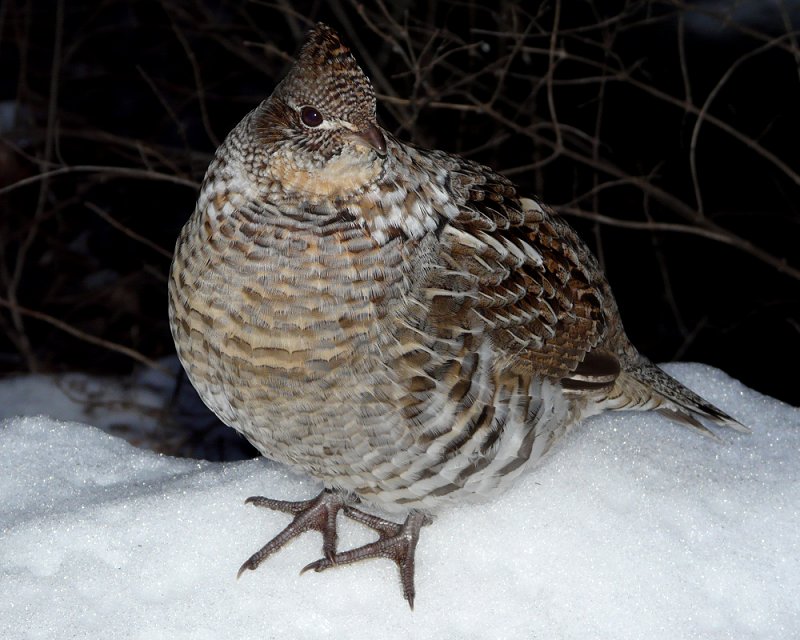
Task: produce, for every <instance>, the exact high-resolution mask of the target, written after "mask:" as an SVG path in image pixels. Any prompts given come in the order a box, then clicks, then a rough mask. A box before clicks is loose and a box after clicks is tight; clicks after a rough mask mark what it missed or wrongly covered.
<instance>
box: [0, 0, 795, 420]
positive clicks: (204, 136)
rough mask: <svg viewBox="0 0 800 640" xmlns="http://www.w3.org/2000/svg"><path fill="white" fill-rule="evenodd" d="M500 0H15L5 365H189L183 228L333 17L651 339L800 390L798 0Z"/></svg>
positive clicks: (5, 9) (2, 234) (412, 120)
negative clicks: (605, 282)
mask: <svg viewBox="0 0 800 640" xmlns="http://www.w3.org/2000/svg"><path fill="white" fill-rule="evenodd" d="M486 5H491V8H489V7H488V6H484V5H483V3H478V2H471V1H463V2H462V1H456V0H452V1H444V0H443V1H432V2H396V3H390V2H385V3H380V2H366V3H363V4H359V3H356V2H347V1H345V0H342V1H339V2H305V1H300V2H291V3H290V2H238V1H226V0H218V1H210V0H209V1H205V2H201V1H194V2H193V1H190V0H187V1H183V2H172V1H166V0H165V1H161V2H159V1H150V0H142V1H140V2H135V3H128V2H121V1H119V0H105V1H101V2H88V1H82V0H78V1H70V2H66V1H63V2H54V1H51V2H37V1H32V0H27V1H26V0H4V1H3V3H2V4H0V373H1V374H16V373H20V372H27V371H44V372H60V371H75V370H80V371H89V372H97V373H114V374H126V373H129V372H131V371H132V370H134V369H135V368H141V367H142V366H154V365H155V366H159V367H162V368H167V369H170V370H171V371H174V370H175V368H174V360H170V356H174V351H173V346H172V341H171V338H170V334H169V327H168V322H167V313H166V274H167V271H168V267H169V255H170V254H171V251H172V247H173V244H174V241H175V237H176V235H177V233H178V230H179V229H180V227H181V226H182V224H183V223H184V222H185V221H186V219H187V218H188V216H189V215H190V213H191V211H192V209H193V206H194V201H195V198H196V193H197V190H198V187H199V183H200V181H201V180H202V176H203V173H204V171H205V168H206V166H207V164H208V162H209V160H210V158H211V156H212V154H213V152H214V149H215V148H216V146H217V145H218V144H219V142H220V141H221V139H222V138H224V136H225V134H226V133H227V132H228V131H229V130H230V129H231V128H232V127H233V126H234V125H235V124H236V123H237V122H238V121H239V120H240V119H241V118H242V116H244V115H245V114H246V113H247V112H248V111H249V110H250V109H252V108H253V107H254V106H255V105H256V104H257V103H258V102H259V101H260V100H262V99H263V98H265V97H266V96H268V95H269V93H270V92H271V90H272V88H273V87H274V85H275V84H276V82H277V81H278V80H279V79H280V78H281V76H282V74H283V73H285V71H286V69H287V68H288V65H289V64H290V62H291V59H292V56H293V55H294V54H295V52H296V50H297V48H298V46H299V45H300V43H301V42H302V38H303V35H304V33H305V31H306V30H307V29H308V28H309V27H310V26H311V25H312V24H313V23H314V22H316V21H317V20H323V21H325V22H328V23H329V24H331V25H332V26H333V27H335V28H336V29H337V30H339V31H340V33H341V35H342V37H343V39H344V40H345V41H346V42H347V43H349V45H350V46H351V48H352V49H353V50H354V52H355V54H356V57H357V58H358V59H359V61H360V62H361V63H362V65H363V66H364V68H365V70H366V71H367V74H368V75H369V76H370V77H371V78H372V79H373V83H374V85H375V88H376V92H377V93H378V96H379V98H378V100H379V108H378V111H379V119H380V121H381V122H382V124H383V125H384V126H385V127H386V128H387V129H389V130H390V131H392V132H393V133H395V134H396V135H398V136H400V137H401V138H404V139H408V140H412V141H414V142H416V143H417V144H420V145H422V146H426V147H436V148H441V149H446V150H448V151H452V152H458V153H461V154H464V155H466V156H468V157H470V158H473V159H475V160H478V161H481V162H484V163H486V164H489V165H491V166H492V167H493V168H495V169H497V170H499V171H501V172H503V173H505V174H506V175H508V176H509V177H511V178H513V179H514V180H515V181H516V182H517V183H518V184H519V185H520V186H521V187H522V189H523V191H529V192H532V193H536V194H538V195H540V196H541V197H542V198H543V199H545V200H546V201H547V202H549V203H551V204H552V205H554V206H555V207H556V208H557V209H559V210H560V211H561V212H562V213H564V215H566V216H568V217H569V219H570V221H571V222H572V223H573V224H574V225H575V226H576V227H577V228H578V230H579V232H580V233H581V235H582V237H583V238H584V239H585V240H586V241H587V242H588V243H589V244H590V246H591V247H592V248H593V250H594V251H595V252H596V254H597V255H598V257H599V258H600V260H601V262H602V264H603V265H604V268H605V270H606V272H607V274H608V277H609V279H610V281H611V284H612V287H613V289H614V291H615V293H616V296H617V300H618V302H619V306H620V309H621V312H622V317H623V319H624V321H625V325H626V328H627V331H628V333H629V335H630V337H631V339H632V340H633V342H634V344H636V345H637V346H638V347H639V349H640V350H641V351H642V352H643V353H645V354H646V355H648V356H649V357H650V358H651V359H653V360H655V361H668V360H674V359H680V360H689V361H701V362H705V363H708V364H711V365H714V366H716V367H719V368H722V369H724V370H725V371H727V372H728V373H730V374H731V375H732V376H734V377H736V378H738V379H740V380H742V381H743V382H744V383H745V384H747V385H748V386H750V387H753V388H755V389H757V390H759V391H762V392H763V393H766V394H769V395H772V396H775V397H778V398H780V399H782V400H785V401H787V402H790V403H792V404H795V405H797V404H800V392H799V391H798V375H797V366H798V362H800V255H799V253H798V240H800V233H798V232H799V231H800V229H799V224H798V223H799V222H800V214H799V213H798V203H799V202H800V199H798V195H800V188H799V185H800V144H799V143H800V117H798V114H800V48H798V39H800V33H799V32H798V24H800V21H799V20H798V15H800V10H798V5H799V3H797V2H793V1H787V2H784V3H783V4H781V3H776V4H773V3H762V2H756V1H753V2H749V3H738V8H737V10H736V11H733V10H732V9H730V8H729V7H728V3H713V2H703V3H683V2H677V1H667V0H665V1H653V2H599V1H598V2H584V1H572V2H563V3H561V2H520V3H512V2H499V3H486ZM787 371H788V373H786V372H787ZM175 379H176V384H178V380H179V376H177V375H176V376H175ZM184 384H185V383H184ZM177 397H179V396H178V394H176V398H177ZM179 405H181V403H180V402H179V401H177V400H174V401H172V402H171V403H170V406H169V407H167V419H171V420H176V421H178V422H180V421H191V422H197V421H198V420H200V421H204V420H207V417H198V415H197V414H196V413H190V414H187V413H186V412H185V411H184V410H183V409H182V408H181V407H180V406H179Z"/></svg>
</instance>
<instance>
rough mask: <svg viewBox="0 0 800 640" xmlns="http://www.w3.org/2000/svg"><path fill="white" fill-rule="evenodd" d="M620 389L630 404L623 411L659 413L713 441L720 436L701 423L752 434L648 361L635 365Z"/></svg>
mask: <svg viewBox="0 0 800 640" xmlns="http://www.w3.org/2000/svg"><path fill="white" fill-rule="evenodd" d="M616 386H617V391H618V392H619V396H618V397H620V398H624V399H625V400H626V401H627V402H626V403H625V405H626V406H619V408H620V409H651V410H655V411H658V412H659V413H661V414H663V415H665V416H667V417H668V418H670V419H672V420H675V421H676V422H679V423H681V424H682V425H684V426H687V427H690V428H692V429H695V430H697V431H699V432H701V433H702V434H704V435H707V436H711V437H712V438H716V435H714V433H713V432H712V431H710V430H709V429H708V428H706V427H705V425H703V423H702V422H700V420H701V419H703V420H708V421H709V422H712V423H714V424H716V425H719V426H722V427H730V428H731V429H735V430H736V431H740V432H743V433H750V429H748V428H747V427H746V426H744V425H743V424H742V423H741V422H739V421H738V420H736V419H735V418H733V417H731V416H729V415H728V414H727V413H725V412H724V411H722V410H721V409H719V408H717V407H715V406H714V405H713V404H711V403H710V402H708V401H706V400H705V399H703V398H701V397H700V396H699V395H697V394H696V393H695V392H694V391H692V390H691V389H689V388H688V387H686V386H685V385H683V384H681V383H680V382H678V381H677V380H676V379H675V378H673V377H672V376H670V375H669V374H667V373H666V372H665V371H663V370H662V369H660V368H659V367H657V366H656V365H654V364H653V363H651V362H649V361H648V360H646V359H644V358H642V359H641V361H639V362H638V363H636V364H635V365H633V366H631V367H626V368H625V369H624V371H623V372H622V374H621V375H620V377H619V378H618V379H617V382H616Z"/></svg>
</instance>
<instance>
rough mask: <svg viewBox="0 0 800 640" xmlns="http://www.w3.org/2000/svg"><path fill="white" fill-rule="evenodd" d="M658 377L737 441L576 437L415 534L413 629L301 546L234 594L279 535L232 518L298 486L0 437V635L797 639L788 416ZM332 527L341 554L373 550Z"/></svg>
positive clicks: (375, 564) (654, 428) (797, 490)
mask: <svg viewBox="0 0 800 640" xmlns="http://www.w3.org/2000/svg"><path fill="white" fill-rule="evenodd" d="M669 370H670V371H671V372H672V373H673V374H674V375H676V376H677V377H679V378H680V379H682V380H684V381H685V382H687V383H688V384H689V385H690V386H692V387H693V388H695V389H696V390H698V391H699V392H700V393H702V394H703V395H704V396H706V397H707V398H708V399H710V400H712V401H714V402H716V403H718V404H719V406H720V407H721V408H723V409H725V410H726V411H729V412H730V413H731V414H733V415H734V416H736V417H738V418H739V419H741V420H742V422H744V423H745V424H749V425H750V426H752V428H753V434H752V435H749V436H747V435H739V434H736V433H734V432H730V431H726V432H721V433H720V435H721V436H722V437H723V439H724V441H725V442H724V444H719V443H715V442H713V441H711V440H710V439H706V438H702V437H701V436H698V435H696V434H695V433H693V432H691V431H689V430H687V429H683V428H681V427H678V426H675V425H673V424H671V423H670V422H669V421H667V420H666V419H663V418H661V417H659V416H657V415H650V414H631V413H627V414H626V413H620V414H615V415H605V416H601V417H598V418H595V419H592V420H590V421H587V423H586V424H585V425H583V426H581V427H579V428H578V429H577V430H576V431H574V432H573V433H572V434H570V435H569V436H568V437H567V438H566V440H565V441H564V442H562V444H561V446H559V447H556V451H555V452H554V454H553V455H552V456H550V457H549V458H548V459H547V460H545V461H544V462H543V463H542V464H541V465H540V466H539V467H538V468H537V469H536V471H535V472H534V473H531V474H529V475H527V476H526V477H525V478H524V479H523V480H522V481H521V482H519V483H518V484H517V486H516V487H515V488H514V489H513V490H512V491H510V492H509V493H507V494H506V495H504V496H503V497H502V498H501V499H499V500H497V501H495V502H492V503H489V504H486V505H478V506H469V507H463V508H460V509H456V510H453V511H449V512H446V513H444V514H441V515H440V516H439V517H438V518H437V520H436V522H434V524H433V525H431V526H430V527H426V528H425V529H423V532H422V536H421V538H420V544H419V547H418V551H417V567H418V568H417V581H416V583H417V599H416V604H415V610H414V611H413V612H411V611H409V609H408V606H407V604H406V603H405V601H404V600H403V598H402V597H401V593H400V587H399V582H398V577H397V574H396V569H395V567H394V565H393V564H391V563H390V562H389V561H382V560H374V561H370V562H365V563H361V564H357V565H353V566H349V567H342V568H339V569H334V570H330V571H327V572H325V573H321V574H315V573H309V574H304V575H303V576H299V575H298V571H299V569H300V568H301V567H303V566H304V565H305V564H307V563H308V562H310V561H312V560H314V559H316V558H318V557H319V553H320V548H321V541H320V536H319V535H318V534H316V533H313V534H312V533H310V534H306V535H305V536H303V537H301V538H299V539H298V540H296V541H295V542H294V543H292V544H291V545H290V546H289V547H287V548H286V549H284V550H282V551H281V552H279V553H278V554H277V555H276V556H274V557H273V558H270V559H269V560H268V561H267V562H266V563H265V564H264V565H262V567H260V568H259V569H258V570H257V571H255V572H247V573H245V574H244V575H243V576H242V578H241V579H240V580H238V581H237V580H236V571H237V570H238V568H239V566H240V564H241V563H242V562H243V561H244V560H245V559H247V558H248V557H249V555H250V554H251V553H252V552H254V551H255V550H256V549H258V548H259V547H260V546H261V545H262V544H263V543H265V542H266V541H267V540H268V539H269V538H270V537H271V536H272V535H274V534H275V533H277V532H278V531H279V530H280V529H281V528H282V527H283V526H284V525H285V524H287V522H288V516H286V515H285V514H279V513H273V512H270V511H267V510H262V509H257V508H255V507H253V506H250V505H244V503H243V502H244V499H245V498H246V497H247V496H250V495H268V496H271V497H277V498H284V499H301V498H307V497H311V496H312V495H314V494H315V492H316V491H317V490H318V486H316V485H315V483H314V482H312V481H311V480H309V479H307V478H303V477H299V476H297V475H295V474H293V473H291V472H289V471H288V470H286V469H285V468H283V467H280V466H278V465H276V464H273V463H270V462H268V461H265V460H251V461H246V462H235V463H222V464H220V463H210V462H199V461H193V460H185V459H176V458H169V457H166V456H161V455H158V454H155V453H152V452H148V451H142V450H138V449H135V448H134V447H132V446H130V445H129V444H127V443H125V442H123V441H122V440H120V439H117V438H114V437H111V436H109V435H107V434H105V433H103V432H102V431H100V430H99V429H96V428H94V427H88V426H84V425H81V424H76V423H65V422H57V421H54V420H52V419H48V418H44V417H26V418H15V419H11V420H8V421H6V422H5V423H3V425H2V426H0V499H1V500H0V528H2V544H1V545H0V588H2V592H3V594H4V595H3V598H2V600H0V630H2V631H0V635H2V637H3V638H65V637H76V638H101V637H102V638H143V639H144V638H147V639H157V638H169V639H174V638H213V639H218V638H264V639H267V638H313V637H326V638H353V639H357V638H372V639H374V638H382V637H404V638H548V639H557V638H651V639H653V638H669V639H670V640H674V639H676V638H690V637H703V638H736V639H742V638H759V639H764V638H789V637H798V636H800V613H799V611H800V605H798V601H797V600H798V598H797V594H798V593H800V544H799V543H800V478H799V477H798V476H800V472H799V469H800V465H799V464H798V451H800V410H799V409H795V408H792V407H789V406H787V405H785V404H782V403H780V402H778V401H777V400H773V399H771V398H767V397H763V396H760V395H759V394H757V393H755V392H754V391H751V390H748V389H747V388H745V387H743V386H742V385H740V384H739V383H737V382H735V381H733V380H731V379H730V378H728V377H726V376H725V375H724V374H723V373H721V372H719V371H716V370H714V369H711V368H709V367H704V366H700V365H679V366H677V365H673V366H671V367H669ZM38 410H39V411H41V412H43V413H47V412H48V406H47V398H41V399H40V406H39V407H38ZM344 525H345V526H343V527H342V529H341V535H340V546H341V547H342V548H349V547H352V546H354V545H357V544H361V543H363V542H365V541H366V540H368V539H370V538H371V536H372V535H374V534H372V533H371V532H369V531H367V530H364V529H363V528H360V527H359V526H358V525H356V524H355V523H351V522H345V523H344Z"/></svg>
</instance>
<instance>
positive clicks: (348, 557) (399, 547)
mask: <svg viewBox="0 0 800 640" xmlns="http://www.w3.org/2000/svg"><path fill="white" fill-rule="evenodd" d="M344 514H345V515H346V516H347V517H348V518H350V519H352V520H355V521H356V522H360V523H362V524H364V525H366V526H368V527H370V528H371V529H374V530H375V531H377V532H378V535H379V538H378V539H377V540H376V541H375V542H372V543H370V544H365V545H364V546H362V547H358V548H356V549H351V550H350V551H343V552H342V553H334V554H333V555H332V556H327V555H326V556H325V557H324V558H320V559H319V560H317V561H316V562H312V563H311V564H309V565H306V566H305V567H303V570H302V571H301V573H303V572H305V571H308V570H309V569H313V570H314V571H324V570H325V569H329V568H330V567H333V566H335V565H339V564H350V563H351V562H358V561H359V560H367V559H369V558H389V559H391V560H393V561H394V562H395V564H396V565H397V568H398V569H399V570H400V581H401V582H402V585H403V597H404V598H405V599H406V600H407V601H408V604H409V606H410V607H411V608H412V609H413V608H414V554H415V551H416V548H417V542H418V541H419V531H420V529H421V528H422V527H423V526H424V525H426V524H430V522H431V519H430V517H429V516H427V515H425V514H424V513H421V512H419V511H412V512H411V513H410V514H409V516H408V517H407V518H406V520H405V522H404V523H403V524H397V523H395V522H390V521H388V520H384V519H383V518H378V517H377V516H373V515H370V514H368V513H364V512H363V511H360V510H358V509H354V508H353V507H349V506H348V507H344Z"/></svg>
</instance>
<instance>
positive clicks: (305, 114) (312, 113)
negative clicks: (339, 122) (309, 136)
mask: <svg viewBox="0 0 800 640" xmlns="http://www.w3.org/2000/svg"><path fill="white" fill-rule="evenodd" d="M300 119H301V120H302V121H303V124H304V125H306V126H307V127H318V126H319V125H321V124H322V120H323V118H322V114H321V113H320V112H319V111H317V110H316V109H315V108H314V107H303V108H302V109H300Z"/></svg>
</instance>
